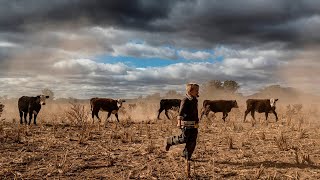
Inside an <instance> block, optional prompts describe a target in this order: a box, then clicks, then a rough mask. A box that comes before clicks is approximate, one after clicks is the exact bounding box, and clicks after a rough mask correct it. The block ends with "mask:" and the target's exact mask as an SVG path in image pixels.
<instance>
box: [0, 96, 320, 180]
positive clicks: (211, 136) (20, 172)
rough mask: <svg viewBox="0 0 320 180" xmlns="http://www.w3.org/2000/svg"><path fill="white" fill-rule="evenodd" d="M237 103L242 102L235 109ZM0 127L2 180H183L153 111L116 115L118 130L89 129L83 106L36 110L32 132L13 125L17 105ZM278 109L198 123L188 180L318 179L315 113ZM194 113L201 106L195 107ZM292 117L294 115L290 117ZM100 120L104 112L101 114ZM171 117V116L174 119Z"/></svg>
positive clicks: (164, 123) (319, 125)
mask: <svg viewBox="0 0 320 180" xmlns="http://www.w3.org/2000/svg"><path fill="white" fill-rule="evenodd" d="M239 104H242V103H239ZM5 105H6V107H5V109H4V112H3V114H2V116H1V118H0V119H1V122H0V143H1V146H0V154H1V156H0V177H1V179H185V175H184V165H185V164H184V160H183V158H182V157H181V154H182V149H183V147H184V145H178V146H175V147H172V148H171V149H170V151H168V152H166V151H165V150H164V146H163V144H164V143H163V142H164V139H165V137H168V136H171V135H178V134H179V133H180V132H179V131H180V130H179V129H177V128H176V127H175V121H171V120H167V119H165V116H164V114H162V115H161V117H162V118H163V120H156V119H155V117H156V113H157V112H156V111H157V108H158V105H157V104H145V105H143V106H138V107H137V108H136V109H133V110H131V111H129V110H127V109H125V110H124V111H125V112H124V111H123V112H120V114H119V117H120V121H121V122H120V123H116V122H115V117H114V116H113V115H112V116H111V117H112V118H111V119H109V121H110V122H108V123H104V122H101V124H100V125H98V123H97V121H95V123H94V124H92V119H91V116H90V110H89V103H88V104H68V103H66V104H57V103H54V102H51V104H50V103H48V104H47V105H46V106H43V109H42V110H41V112H40V114H39V116H38V125H37V126H34V125H31V126H26V125H20V124H19V117H18V111H17V108H16V104H14V103H12V104H5ZM286 106H287V104H279V106H278V107H277V112H278V115H279V121H278V122H275V118H274V116H273V114H270V115H269V121H268V122H266V121H265V120H264V114H256V119H257V121H256V122H254V121H252V119H251V117H250V115H248V117H247V121H246V122H245V123H243V112H244V108H243V107H240V108H239V109H233V110H232V111H231V112H230V113H229V117H228V118H227V122H226V123H224V122H223V121H222V120H221V116H222V115H221V114H220V113H218V114H216V117H215V118H214V117H212V118H211V119H210V120H208V119H207V118H204V119H203V120H202V121H201V124H200V129H199V137H198V144H197V147H196V151H195V153H194V155H193V159H194V160H193V162H192V164H191V174H192V179H320V119H319V110H317V109H316V108H310V107H307V106H306V105H304V106H303V108H302V109H301V110H298V108H297V109H292V108H288V107H286ZM200 107H201V105H200ZM297 111H299V112H297ZM100 114H101V116H102V117H103V118H102V119H105V115H106V113H105V112H100ZM173 115H174V113H173Z"/></svg>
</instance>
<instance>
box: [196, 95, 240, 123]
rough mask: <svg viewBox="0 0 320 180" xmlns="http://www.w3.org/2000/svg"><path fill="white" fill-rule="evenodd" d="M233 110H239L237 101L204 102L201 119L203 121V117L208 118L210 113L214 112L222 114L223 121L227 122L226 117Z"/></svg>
mask: <svg viewBox="0 0 320 180" xmlns="http://www.w3.org/2000/svg"><path fill="white" fill-rule="evenodd" d="M232 108H238V103H237V101H236V100H204V101H203V106H202V109H201V116H200V119H202V117H203V115H206V117H207V118H208V114H209V112H210V111H212V112H214V113H216V112H222V114H223V116H222V119H223V121H226V117H227V116H228V113H229V112H230V111H231V109H232Z"/></svg>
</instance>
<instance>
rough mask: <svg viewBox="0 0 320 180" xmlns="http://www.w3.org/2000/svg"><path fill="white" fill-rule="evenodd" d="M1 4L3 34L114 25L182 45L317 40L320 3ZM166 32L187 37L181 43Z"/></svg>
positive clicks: (34, 0)
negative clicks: (153, 33) (152, 34)
mask: <svg viewBox="0 0 320 180" xmlns="http://www.w3.org/2000/svg"><path fill="white" fill-rule="evenodd" d="M0 5H1V6H0V31H2V32H12V31H18V32H19V31H28V32H29V31H41V30H48V29H56V28H62V29H63V28H65V29H74V28H76V27H84V26H85V27H91V26H115V27H118V28H120V29H121V28H123V29H127V30H128V29H135V30H138V31H143V32H157V31H158V32H159V33H163V34H162V35H163V36H162V37H163V38H161V36H160V39H159V40H158V41H155V40H154V39H149V41H150V43H151V44H159V42H160V43H161V42H164V43H172V44H179V45H181V46H183V45H186V44H188V43H189V41H188V39H189V40H190V41H191V42H194V43H191V44H194V45H195V46H198V47H199V45H200V46H202V47H209V46H211V47H212V45H214V44H233V45H235V44H242V45H245V44H248V45H254V44H255V43H265V42H273V41H280V42H287V43H289V44H288V45H292V44H290V43H296V42H300V43H318V42H319V41H320V35H317V33H316V32H318V30H319V22H320V20H319V17H318V16H319V12H320V2H318V1H311V0H305V1H300V0H261V1H256V0H242V1H238V0H224V1H217V0H194V1H192V0H185V1H183V0H177V1H173V0H165V1H163V0H162V1H149V0H108V1H104V0H90V1H87V0H72V1H64V0H53V1H48V2H47V1H40V0H30V1H0ZM306 22H307V23H306ZM308 26H313V28H311V32H310V31H308V33H304V32H303V29H306V28H308ZM314 26H316V27H314ZM309 29H310V28H309ZM166 36H169V37H170V38H172V37H175V38H176V39H179V38H183V39H187V40H186V42H185V44H183V42H179V40H171V41H170V39H169V38H168V37H167V38H166ZM166 39H167V40H166ZM180 41H181V40H180Z"/></svg>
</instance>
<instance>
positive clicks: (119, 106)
mask: <svg viewBox="0 0 320 180" xmlns="http://www.w3.org/2000/svg"><path fill="white" fill-rule="evenodd" d="M123 102H126V101H125V100H124V99H118V100H117V106H118V108H121V106H122V103H123Z"/></svg>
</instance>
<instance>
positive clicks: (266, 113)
mask: <svg viewBox="0 0 320 180" xmlns="http://www.w3.org/2000/svg"><path fill="white" fill-rule="evenodd" d="M265 115H266V121H267V120H268V115H269V113H268V112H265Z"/></svg>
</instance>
